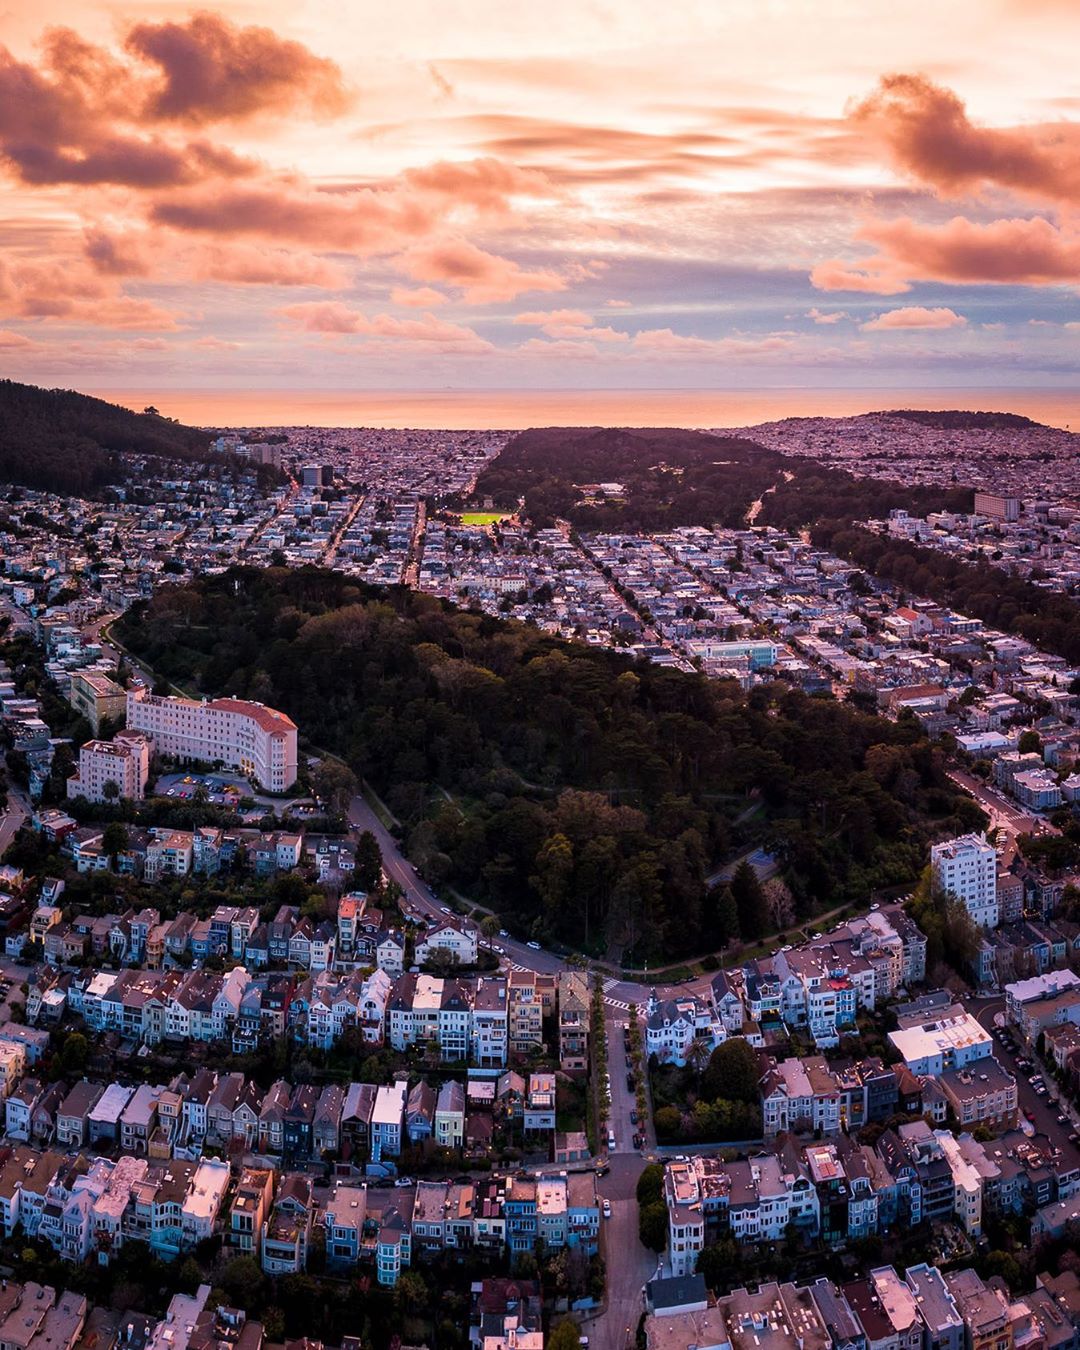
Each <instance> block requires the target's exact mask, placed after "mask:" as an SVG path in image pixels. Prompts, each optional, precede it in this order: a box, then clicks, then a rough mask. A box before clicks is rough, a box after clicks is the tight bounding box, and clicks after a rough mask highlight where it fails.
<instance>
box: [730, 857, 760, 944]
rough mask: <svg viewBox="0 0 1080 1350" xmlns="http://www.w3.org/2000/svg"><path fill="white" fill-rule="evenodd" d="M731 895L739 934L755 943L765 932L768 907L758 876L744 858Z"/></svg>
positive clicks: (733, 879)
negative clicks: (737, 917)
mask: <svg viewBox="0 0 1080 1350" xmlns="http://www.w3.org/2000/svg"><path fill="white" fill-rule="evenodd" d="M731 894H732V896H733V897H734V899H735V909H736V911H737V913H738V916H739V932H740V933H741V934H742V936H743V937H744V938H745V939H746V940H747V941H750V942H752V941H754V940H755V939H757V938H759V937H761V935H762V934H763V933H764V932H765V927H766V925H767V923H768V917H769V915H768V907H767V903H766V900H765V892H764V891H763V890H762V889H761V882H760V881H759V880H758V875H757V873H756V872H755V871H754V869H753V868H752V867H751V866H750V864H749V863H748V862H747V861H746V859H745V858H744V859H743V860H742V862H741V863H739V865H738V867H736V869H735V875H734V876H733V877H732V878H731Z"/></svg>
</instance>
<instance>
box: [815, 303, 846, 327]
mask: <svg viewBox="0 0 1080 1350" xmlns="http://www.w3.org/2000/svg"><path fill="white" fill-rule="evenodd" d="M806 317H807V318H808V319H813V321H814V322H815V323H826V324H829V323H839V322H840V321H841V319H846V318H848V317H849V315H848V312H847V310H844V309H834V310H830V311H828V312H825V311H824V310H820V309H818V308H817V307H816V306H815V307H814V308H813V309H808V310H807V311H806Z"/></svg>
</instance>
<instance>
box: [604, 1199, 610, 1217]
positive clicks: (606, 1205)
mask: <svg viewBox="0 0 1080 1350" xmlns="http://www.w3.org/2000/svg"><path fill="white" fill-rule="evenodd" d="M604 1218H605V1219H610V1218H611V1201H610V1200H605V1201H604Z"/></svg>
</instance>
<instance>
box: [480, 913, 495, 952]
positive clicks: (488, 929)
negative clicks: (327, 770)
mask: <svg viewBox="0 0 1080 1350" xmlns="http://www.w3.org/2000/svg"><path fill="white" fill-rule="evenodd" d="M480 931H481V933H483V935H484V937H486V938H487V941H488V946H489V947H490V946H491V943H492V940H493V939H494V938H496V937H497V936H498V933H499V920H498V918H497V917H496V916H495V915H494V914H485V915H484V917H483V918H482V919H481V920H480Z"/></svg>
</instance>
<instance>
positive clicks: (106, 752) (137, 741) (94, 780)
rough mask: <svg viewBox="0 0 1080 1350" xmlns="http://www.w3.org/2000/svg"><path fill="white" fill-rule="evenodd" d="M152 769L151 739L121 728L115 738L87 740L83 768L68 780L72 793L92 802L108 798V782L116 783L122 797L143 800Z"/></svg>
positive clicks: (68, 793)
mask: <svg viewBox="0 0 1080 1350" xmlns="http://www.w3.org/2000/svg"><path fill="white" fill-rule="evenodd" d="M149 772H150V742H149V740H148V738H147V737H146V736H143V735H139V734H137V733H130V732H124V731H122V732H120V733H119V734H118V735H117V736H116V738H115V739H114V740H111V741H87V742H86V744H85V745H84V746H82V747H81V748H80V750H79V770H78V772H77V773H76V774H74V775H73V776H72V777H71V778H69V779H68V782H67V795H68V796H69V797H85V798H86V800H87V801H88V802H103V801H106V800H107V796H106V792H105V784H106V783H115V785H116V788H117V791H118V793H119V795H120V797H122V798H124V799H126V800H129V801H142V799H143V797H144V796H145V795H146V779H147V776H148V775H149Z"/></svg>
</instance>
